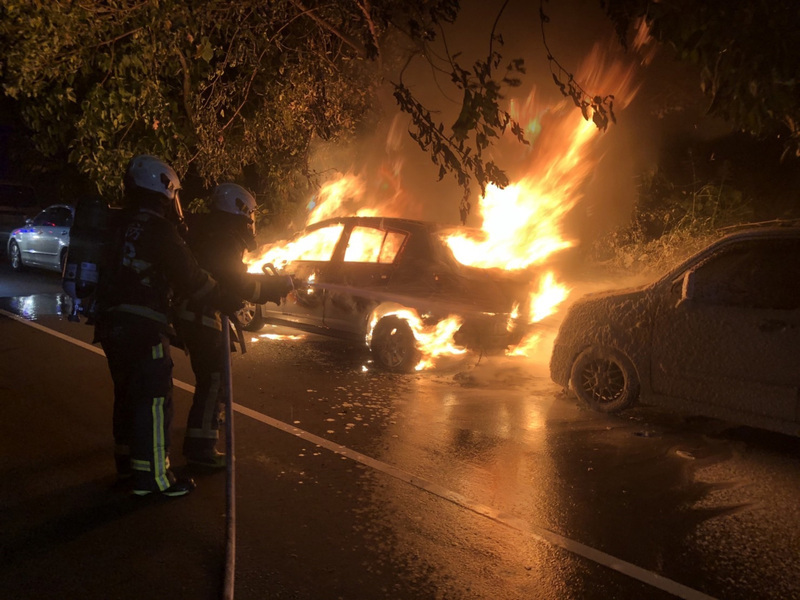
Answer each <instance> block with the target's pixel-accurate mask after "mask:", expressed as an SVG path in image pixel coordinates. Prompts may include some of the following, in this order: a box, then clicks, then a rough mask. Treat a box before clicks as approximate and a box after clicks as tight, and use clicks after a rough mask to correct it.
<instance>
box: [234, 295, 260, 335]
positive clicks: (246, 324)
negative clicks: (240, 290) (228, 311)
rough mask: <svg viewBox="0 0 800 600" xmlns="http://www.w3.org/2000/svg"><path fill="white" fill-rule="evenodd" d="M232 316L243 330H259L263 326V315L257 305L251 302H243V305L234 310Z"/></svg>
mask: <svg viewBox="0 0 800 600" xmlns="http://www.w3.org/2000/svg"><path fill="white" fill-rule="evenodd" d="M234 317H235V318H236V321H237V322H238V323H239V327H241V328H242V329H244V330H245V331H259V330H260V329H261V328H262V327H264V317H262V316H261V311H260V310H258V306H256V305H255V304H253V303H252V302H245V303H244V306H243V307H242V308H240V309H239V310H237V311H236V313H235V314H234Z"/></svg>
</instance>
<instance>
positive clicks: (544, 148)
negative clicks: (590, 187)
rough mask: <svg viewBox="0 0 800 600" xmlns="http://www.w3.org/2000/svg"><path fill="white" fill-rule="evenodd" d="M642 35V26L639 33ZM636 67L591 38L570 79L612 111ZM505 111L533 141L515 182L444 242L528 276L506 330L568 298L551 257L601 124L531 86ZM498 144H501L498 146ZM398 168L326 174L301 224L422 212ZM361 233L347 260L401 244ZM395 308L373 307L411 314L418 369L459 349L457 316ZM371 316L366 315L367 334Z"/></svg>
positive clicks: (307, 239) (390, 146)
mask: <svg viewBox="0 0 800 600" xmlns="http://www.w3.org/2000/svg"><path fill="white" fill-rule="evenodd" d="M645 35H646V32H643V33H642V37H644V36H645ZM634 69H635V65H632V66H625V65H624V64H623V63H621V62H618V61H613V60H611V59H610V58H609V57H608V54H607V53H606V52H605V51H604V49H603V48H602V47H601V46H600V45H597V46H595V48H594V49H593V50H592V51H591V53H590V54H589V56H588V57H587V59H586V61H585V62H584V64H583V65H582V66H581V68H580V69H578V71H577V72H576V74H575V80H576V81H579V82H580V84H581V86H582V87H583V88H584V89H587V90H602V91H604V92H606V91H612V93H613V95H614V110H615V111H619V110H620V109H622V108H625V106H627V105H628V103H630V101H631V100H632V99H633V98H634V96H635V95H636V92H637V91H638V87H637V85H636V84H635V83H634V75H635V70H634ZM509 113H510V114H511V115H512V117H513V118H514V119H515V120H516V121H517V122H519V123H520V124H521V125H522V126H523V128H524V131H525V132H526V136H527V138H528V139H529V141H530V142H531V144H530V146H529V147H526V149H522V150H521V147H520V146H519V144H517V143H516V142H515V143H514V144H513V148H512V150H511V151H512V152H513V156H514V157H515V159H517V163H516V165H515V168H514V173H511V172H509V174H510V179H511V180H512V183H511V184H510V185H508V186H506V187H505V188H503V189H501V188H498V187H496V186H494V185H489V186H487V188H486V192H485V194H484V195H483V197H481V198H480V199H479V201H478V204H477V210H475V211H474V213H475V214H474V218H475V219H477V220H478V222H479V225H478V227H477V228H475V229H477V230H478V234H474V233H469V232H466V231H463V230H462V231H457V232H452V233H448V234H447V235H446V237H445V241H446V242H447V244H448V246H449V247H450V248H451V250H452V252H453V254H454V256H455V257H456V259H457V260H458V261H459V262H461V263H463V264H465V265H468V266H472V267H479V268H493V269H503V270H508V271H517V272H525V273H526V274H528V275H529V276H530V290H529V297H528V299H527V301H526V302H525V303H524V304H523V306H521V307H517V309H516V310H515V314H514V315H512V318H510V319H509V324H508V326H509V330H510V329H511V328H512V327H514V326H515V324H516V323H518V322H519V321H524V322H526V323H528V324H534V323H541V322H542V321H543V320H544V319H546V318H547V317H548V316H550V315H553V314H555V313H556V311H558V309H559V307H560V306H561V305H562V304H563V303H564V302H565V300H567V298H568V297H569V294H570V287H569V286H568V285H567V284H565V283H564V282H560V281H559V280H558V275H557V273H556V271H555V269H554V268H553V266H552V265H550V264H549V263H550V261H551V260H552V259H553V257H554V256H555V255H557V254H558V253H560V252H562V251H564V250H566V249H568V248H571V247H573V246H575V245H576V243H577V242H576V241H575V240H572V239H569V238H568V236H567V235H566V234H565V232H564V227H563V225H564V221H565V218H566V216H567V215H568V214H569V213H570V211H572V210H573V209H574V208H575V207H576V205H577V204H578V203H579V202H580V201H581V200H582V197H583V196H582V191H581V188H582V186H583V185H584V183H585V182H586V181H587V179H588V178H589V177H590V176H591V175H592V173H593V172H594V170H595V168H596V167H597V164H598V162H599V160H600V158H601V154H600V152H599V149H600V148H601V142H602V140H603V133H602V132H600V131H599V130H598V129H597V127H596V126H595V125H594V123H593V122H592V120H591V114H589V115H588V116H589V118H588V119H586V118H584V115H583V114H582V113H581V111H579V110H577V109H576V108H575V106H574V105H573V103H572V100H571V99H569V100H564V101H562V102H561V103H560V104H558V105H556V106H542V105H541V103H540V102H538V101H537V98H536V94H535V90H534V91H532V92H531V93H530V94H529V96H528V97H527V98H525V99H524V100H522V101H512V102H511V103H510V106H509ZM398 123H399V121H397V120H396V121H395V123H394V125H393V127H392V131H391V132H390V135H389V137H388V139H387V142H386V150H387V155H390V156H391V155H396V154H397V150H398V148H399V145H400V142H399V140H400V137H399V133H398V132H400V131H401V128H399V127H398V126H397V125H398ZM497 151H498V152H501V151H502V146H499V147H498V149H497ZM520 156H521V157H522V158H521V159H519V158H518V157H520ZM498 162H499V163H500V164H503V158H502V157H500V158H498ZM400 174H401V162H400V161H399V160H397V159H394V160H391V161H386V162H385V163H384V164H383V165H382V166H381V167H380V168H379V169H377V176H376V179H377V185H376V182H375V181H373V182H370V181H369V177H367V175H365V174H364V173H363V172H362V173H360V174H355V173H353V172H350V173H347V174H344V175H341V176H340V177H338V178H337V179H335V180H332V181H330V182H328V183H326V184H325V185H324V186H322V188H321V189H320V191H319V193H318V194H317V195H316V197H315V198H313V199H312V201H311V202H310V203H309V209H310V212H309V213H308V216H307V219H306V225H308V224H312V223H316V222H318V221H321V220H323V219H326V218H329V217H334V216H345V215H377V216H385V217H391V216H401V217H407V218H422V215H419V214H415V212H418V211H419V206H418V205H417V204H416V201H415V200H414V199H411V198H409V197H408V195H407V194H406V193H405V192H404V191H403V187H402V185H401V177H400ZM340 232H341V226H339V227H330V228H325V229H319V230H316V231H314V232H312V233H311V234H309V235H306V236H303V237H302V238H299V239H295V240H293V241H292V242H290V243H285V242H284V243H282V244H273V245H269V246H265V247H264V248H262V249H261V250H260V252H259V253H258V254H257V255H252V256H251V255H248V256H247V257H246V261H247V262H249V263H250V265H249V270H250V271H258V270H260V269H261V266H262V265H264V264H269V263H272V264H274V265H275V266H276V267H278V268H282V267H283V266H285V265H286V264H288V263H290V262H292V261H294V260H302V259H306V260H326V259H327V258H330V255H331V254H332V252H333V247H334V245H335V242H336V240H337V239H338V237H339V234H340ZM360 235H361V237H360V238H359V237H358V235H356V236H355V238H354V239H353V240H352V242H353V243H352V244H351V246H352V247H348V250H347V255H346V256H345V260H346V261H356V262H361V261H370V262H391V259H392V258H393V256H394V254H396V252H397V250H398V249H399V244H400V241H397V242H396V243H395V244H394V247H393V245H392V242H391V241H390V240H388V236H386V237H384V236H382V235H374V234H369V233H367V232H362V233H361V234H360ZM384 252H386V253H387V256H386V260H384ZM393 253H394V254H393ZM392 311H394V312H384V313H382V314H381V315H380V316H386V315H387V314H396V315H397V316H398V317H401V318H403V319H406V320H407V321H408V323H409V325H410V326H411V328H412V330H413V332H414V335H415V337H416V338H417V340H418V343H419V349H420V351H421V352H422V356H423V359H422V361H421V362H420V365H418V369H422V368H428V367H429V366H431V365H432V364H433V362H434V360H435V358H436V357H437V356H442V355H453V354H461V353H463V352H464V349H463V348H459V347H458V346H456V345H454V344H453V341H452V340H453V334H454V333H455V332H456V331H458V328H459V326H460V325H461V322H460V320H458V319H456V318H448V319H445V320H444V321H441V322H439V323H437V324H436V325H435V326H426V325H425V324H424V323H423V320H422V319H421V318H420V316H419V315H418V314H417V313H416V312H415V311H413V310H410V309H408V308H407V307H395V308H392ZM377 318H378V317H377V316H373V320H372V323H371V325H370V330H369V331H370V333H369V336H371V331H372V327H374V325H375V323H376V322H377ZM369 336H368V338H369ZM545 337H546V336H543V335H542V333H541V331H538V330H536V329H535V328H533V329H532V333H531V334H530V335H529V336H528V337H527V338H526V339H523V340H522V341H521V342H520V343H519V344H518V345H517V346H516V347H515V348H511V349H510V350H509V351H508V353H509V354H513V355H526V356H529V355H530V353H531V352H534V351H536V350H537V348H539V347H541V345H542V344H543V343H544V340H545Z"/></svg>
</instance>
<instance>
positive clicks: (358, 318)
mask: <svg viewBox="0 0 800 600" xmlns="http://www.w3.org/2000/svg"><path fill="white" fill-rule="evenodd" d="M458 229H459V228H448V227H444V226H441V225H438V224H435V223H431V222H425V221H418V220H411V219H402V218H382V217H341V218H330V219H326V220H323V221H320V222H318V223H315V224H313V225H310V226H308V227H307V228H306V229H304V230H303V231H302V232H300V233H299V234H297V235H296V236H294V237H293V238H292V239H291V240H289V241H287V242H286V243H283V244H277V245H273V247H272V249H271V250H270V251H268V252H266V254H265V255H264V257H263V258H262V259H261V260H260V262H259V263H257V264H254V265H251V270H254V269H256V268H259V266H260V265H262V264H264V265H265V267H264V268H267V269H274V270H276V271H277V272H280V273H286V274H290V275H291V276H292V277H293V279H294V280H295V281H296V282H298V289H296V290H295V291H294V292H292V293H291V294H290V295H289V296H288V297H287V298H286V299H284V300H283V301H282V302H281V304H280V305H279V306H276V305H275V304H272V303H270V304H266V305H259V306H253V305H250V306H248V307H246V308H245V309H244V311H242V312H240V314H239V317H240V320H241V321H244V322H243V323H242V324H243V325H244V326H245V328H246V329H248V330H251V331H254V330H258V329H260V328H261V327H262V326H263V325H264V324H265V323H269V324H274V325H284V326H290V327H292V328H295V329H299V330H303V331H307V332H312V333H318V334H323V335H328V336H335V337H339V338H343V339H348V340H353V341H357V342H366V343H367V345H368V346H369V347H370V349H371V351H372V354H373V357H374V360H375V363H376V364H377V365H378V366H380V367H382V368H384V369H388V370H390V371H398V372H409V371H412V370H414V369H415V368H418V367H419V365H420V361H421V359H422V358H423V357H425V356H429V355H431V354H434V355H435V354H437V353H438V352H441V351H442V348H445V349H447V350H449V351H451V352H454V353H461V352H465V351H466V350H467V349H470V350H475V351H477V352H484V353H494V352H501V351H503V350H505V349H506V348H507V347H508V346H509V345H513V344H516V343H518V342H519V341H520V340H521V339H522V337H523V335H524V333H525V332H526V330H527V327H528V324H527V323H526V320H525V319H519V318H517V317H516V316H515V315H516V314H526V311H527V306H526V304H527V303H528V302H529V300H528V288H529V286H530V282H531V279H532V277H533V275H532V272H531V271H530V270H526V269H520V270H516V271H506V270H502V269H496V268H495V269H487V268H478V267H471V266H467V265H464V264H462V263H460V262H459V261H458V260H456V258H455V256H454V254H453V252H452V251H451V250H450V248H449V247H448V245H447V243H446V241H445V240H446V238H447V236H448V235H449V234H451V233H453V232H454V231H456V230H458Z"/></svg>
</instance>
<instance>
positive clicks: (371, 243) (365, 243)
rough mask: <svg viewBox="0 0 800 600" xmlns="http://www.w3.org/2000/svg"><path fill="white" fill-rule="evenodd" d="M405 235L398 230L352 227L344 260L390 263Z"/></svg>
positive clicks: (395, 256)
mask: <svg viewBox="0 0 800 600" xmlns="http://www.w3.org/2000/svg"><path fill="white" fill-rule="evenodd" d="M406 237H407V235H406V234H405V233H401V232H399V231H386V230H383V229H378V228H377V227H364V226H356V227H353V231H352V232H351V233H350V239H349V240H348V241H347V248H346V249H345V253H344V260H345V262H365V263H382V264H391V263H393V262H394V259H395V258H397V254H398V252H400V248H402V247H403V242H404V241H405V239H406Z"/></svg>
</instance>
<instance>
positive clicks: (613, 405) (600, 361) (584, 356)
mask: <svg viewBox="0 0 800 600" xmlns="http://www.w3.org/2000/svg"><path fill="white" fill-rule="evenodd" d="M570 386H571V388H572V391H573V392H574V393H575V395H576V396H577V397H578V399H579V400H581V401H582V402H583V403H584V404H586V405H587V406H589V407H590V408H592V409H594V410H596V411H598V412H604V413H615V412H618V411H621V410H623V409H625V408H628V407H629V406H631V405H632V404H633V403H634V402H635V401H636V400H637V399H638V398H639V376H638V375H637V373H636V369H635V368H634V366H633V363H631V361H630V360H629V359H628V357H627V356H625V355H624V354H622V353H621V352H618V351H617V350H611V349H601V348H587V349H586V350H584V351H583V352H581V353H580V354H579V355H578V358H577V359H575V362H574V363H573V365H572V373H571V375H570Z"/></svg>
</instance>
